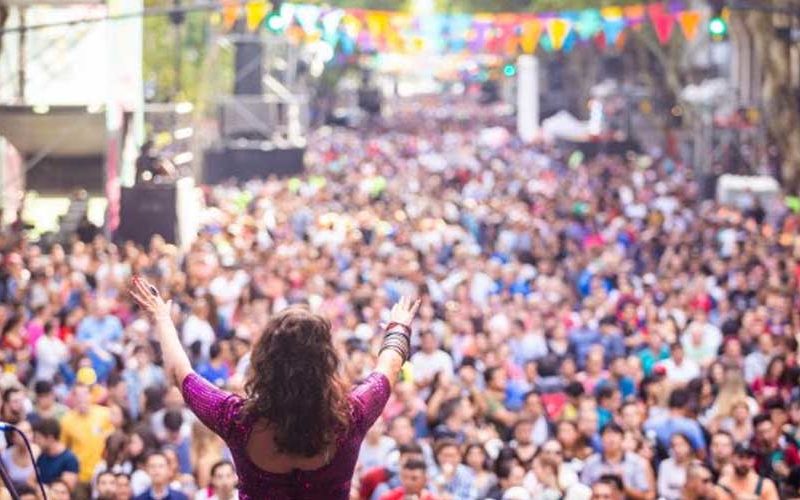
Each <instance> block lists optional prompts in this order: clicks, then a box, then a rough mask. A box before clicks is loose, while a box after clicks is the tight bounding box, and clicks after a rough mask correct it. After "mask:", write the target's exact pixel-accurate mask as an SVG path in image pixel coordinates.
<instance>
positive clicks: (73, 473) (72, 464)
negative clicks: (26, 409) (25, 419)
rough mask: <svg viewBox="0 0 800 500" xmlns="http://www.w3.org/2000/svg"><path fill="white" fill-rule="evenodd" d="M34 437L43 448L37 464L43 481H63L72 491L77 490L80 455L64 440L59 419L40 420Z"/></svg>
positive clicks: (34, 430)
mask: <svg viewBox="0 0 800 500" xmlns="http://www.w3.org/2000/svg"><path fill="white" fill-rule="evenodd" d="M33 438H34V442H35V443H36V444H37V445H38V446H39V448H40V449H41V453H40V454H39V457H38V458H37V459H36V466H37V467H38V468H39V475H40V478H41V480H42V482H43V483H44V484H52V483H54V482H56V481H61V482H63V483H64V484H66V485H67V487H68V488H69V489H70V491H75V489H76V487H77V485H78V471H79V463H78V457H76V456H75V453H73V452H72V450H71V449H70V448H69V447H68V446H67V445H66V444H64V442H63V441H62V439H61V425H60V424H59V423H58V420H55V419H52V418H45V419H42V420H39V421H38V422H37V423H36V425H34V427H33Z"/></svg>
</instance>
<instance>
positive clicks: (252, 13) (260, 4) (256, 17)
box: [244, 0, 272, 31]
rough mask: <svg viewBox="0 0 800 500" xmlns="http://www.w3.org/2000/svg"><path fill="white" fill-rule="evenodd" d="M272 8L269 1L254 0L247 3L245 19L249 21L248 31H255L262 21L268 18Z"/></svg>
mask: <svg viewBox="0 0 800 500" xmlns="http://www.w3.org/2000/svg"><path fill="white" fill-rule="evenodd" d="M271 8H272V7H271V6H270V5H269V4H267V0H252V1H250V2H247V4H246V5H245V6H244V14H245V19H246V20H247V29H249V30H250V31H255V30H257V29H258V27H259V26H260V25H261V21H263V20H264V18H265V17H267V13H269V11H270V9H271Z"/></svg>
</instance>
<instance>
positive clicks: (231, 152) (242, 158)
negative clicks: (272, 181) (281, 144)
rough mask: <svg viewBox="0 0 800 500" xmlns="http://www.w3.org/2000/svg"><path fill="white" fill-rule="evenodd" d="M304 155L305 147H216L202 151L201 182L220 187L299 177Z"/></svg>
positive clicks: (302, 167)
mask: <svg viewBox="0 0 800 500" xmlns="http://www.w3.org/2000/svg"><path fill="white" fill-rule="evenodd" d="M305 152H306V150H305V148H286V149H270V150H265V149H261V148H258V147H252V146H245V147H237V146H235V145H225V146H218V147H216V148H213V149H209V150H207V151H206V152H205V155H204V163H203V183H204V184H222V183H224V182H227V181H228V180H230V179H235V180H237V181H239V182H243V181H247V180H250V179H266V178H268V177H271V176H278V177H289V176H293V175H300V174H302V173H303V170H304V166H305V165H304V158H305Z"/></svg>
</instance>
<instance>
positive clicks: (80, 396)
mask: <svg viewBox="0 0 800 500" xmlns="http://www.w3.org/2000/svg"><path fill="white" fill-rule="evenodd" d="M73 397H74V401H75V407H74V408H73V409H72V410H69V411H68V412H67V413H66V414H64V417H63V418H62V419H61V426H60V427H61V432H60V434H61V440H62V441H63V442H64V444H66V445H67V448H69V449H70V450H72V451H73V452H74V453H75V456H76V457H77V458H78V463H79V464H80V471H79V473H78V481H79V482H80V483H81V485H83V487H85V488H88V485H89V481H91V479H92V475H93V474H94V470H95V467H97V464H98V463H100V461H101V460H102V459H103V449H104V448H105V444H106V438H107V437H108V435H109V434H111V432H113V430H114V427H113V425H112V423H111V416H110V413H109V410H108V408H107V407H105V406H102V405H98V404H95V403H92V402H91V388H90V387H89V386H88V385H84V384H77V385H76V386H75V387H74V388H73ZM87 431H88V432H87Z"/></svg>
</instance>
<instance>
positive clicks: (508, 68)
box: [503, 63, 517, 78]
mask: <svg viewBox="0 0 800 500" xmlns="http://www.w3.org/2000/svg"><path fill="white" fill-rule="evenodd" d="M503 74H504V75H506V76H507V77H509V78H510V77H512V76H514V75H516V74H517V67H516V66H514V65H513V64H511V63H509V64H506V65H505V66H504V67H503Z"/></svg>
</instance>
